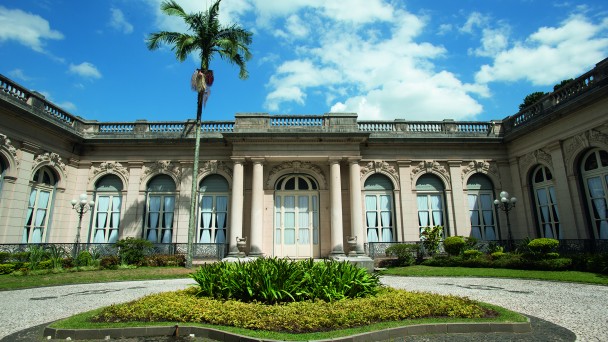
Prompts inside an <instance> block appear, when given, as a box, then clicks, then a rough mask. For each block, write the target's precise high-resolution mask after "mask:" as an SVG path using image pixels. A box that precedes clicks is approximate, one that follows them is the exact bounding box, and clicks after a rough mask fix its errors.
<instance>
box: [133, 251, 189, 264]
mask: <svg viewBox="0 0 608 342" xmlns="http://www.w3.org/2000/svg"><path fill="white" fill-rule="evenodd" d="M185 264H186V256H185V255H183V254H153V255H149V256H146V257H145V258H144V261H143V265H145V266H150V267H156V266H158V267H165V266H184V265H185Z"/></svg>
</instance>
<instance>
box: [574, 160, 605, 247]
mask: <svg viewBox="0 0 608 342" xmlns="http://www.w3.org/2000/svg"><path fill="white" fill-rule="evenodd" d="M600 151H604V152H607V153H608V151H605V150H600V149H594V150H592V151H590V152H588V153H587V154H586V155H585V157H584V158H582V159H581V161H582V162H581V165H580V168H581V175H582V178H583V184H584V187H585V195H586V196H585V197H586V199H587V207H588V208H589V213H588V214H589V219H590V220H591V224H592V227H593V235H594V238H595V239H601V240H605V239H608V179H607V178H608V166H602V164H601V158H600V155H599V154H600ZM591 155H593V156H594V158H596V160H597V161H598V167H597V168H596V169H593V170H590V171H586V170H585V162H586V161H587V159H588V158H590V157H591ZM593 178H599V179H600V182H601V185H602V191H603V195H602V196H596V197H592V194H591V191H590V190H589V183H588V181H589V180H590V179H593ZM601 200H603V201H604V208H602V209H603V214H602V213H601V212H600V211H599V210H598V208H597V207H596V202H595V201H601ZM596 213H597V215H596ZM597 216H599V217H597ZM601 216H604V217H603V218H602V217H601Z"/></svg>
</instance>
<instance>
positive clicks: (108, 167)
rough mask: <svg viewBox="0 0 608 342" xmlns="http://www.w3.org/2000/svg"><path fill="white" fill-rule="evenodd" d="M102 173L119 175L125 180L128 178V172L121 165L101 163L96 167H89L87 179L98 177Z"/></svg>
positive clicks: (117, 163)
mask: <svg viewBox="0 0 608 342" xmlns="http://www.w3.org/2000/svg"><path fill="white" fill-rule="evenodd" d="M102 172H109V173H119V174H121V175H123V176H124V177H125V178H127V177H128V176H129V170H127V168H126V167H124V166H122V164H120V163H119V162H102V163H99V164H98V165H97V166H95V165H91V177H90V178H89V179H91V178H93V177H95V176H97V175H99V174H100V173H102Z"/></svg>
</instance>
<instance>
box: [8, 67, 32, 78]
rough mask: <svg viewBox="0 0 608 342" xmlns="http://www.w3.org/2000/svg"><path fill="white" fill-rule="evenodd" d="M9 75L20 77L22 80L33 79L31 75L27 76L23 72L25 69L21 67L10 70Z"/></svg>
mask: <svg viewBox="0 0 608 342" xmlns="http://www.w3.org/2000/svg"><path fill="white" fill-rule="evenodd" d="M8 75H9V76H10V77H11V78H14V79H18V80H21V81H29V80H31V77H29V76H27V75H26V74H25V73H24V72H23V70H21V69H14V70H11V71H9V72H8Z"/></svg>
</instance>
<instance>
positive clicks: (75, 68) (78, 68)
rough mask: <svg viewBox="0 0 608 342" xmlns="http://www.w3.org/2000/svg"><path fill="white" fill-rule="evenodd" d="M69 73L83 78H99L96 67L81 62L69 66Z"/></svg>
mask: <svg viewBox="0 0 608 342" xmlns="http://www.w3.org/2000/svg"><path fill="white" fill-rule="evenodd" d="M69 71H70V73H72V74H76V75H79V76H82V77H84V78H101V73H100V72H99V70H97V67H95V66H94V65H93V64H91V63H89V62H82V63H80V64H78V65H74V64H70V67H69Z"/></svg>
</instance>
